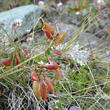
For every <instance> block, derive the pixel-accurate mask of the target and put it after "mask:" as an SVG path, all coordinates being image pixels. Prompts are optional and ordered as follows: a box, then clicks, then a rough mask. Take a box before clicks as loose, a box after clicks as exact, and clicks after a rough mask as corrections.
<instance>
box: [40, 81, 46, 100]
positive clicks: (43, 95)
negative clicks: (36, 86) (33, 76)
mask: <svg viewBox="0 0 110 110" xmlns="http://www.w3.org/2000/svg"><path fill="white" fill-rule="evenodd" d="M40 93H41V95H42V97H43V99H44V101H46V99H47V88H46V85H45V84H44V83H43V82H40Z"/></svg>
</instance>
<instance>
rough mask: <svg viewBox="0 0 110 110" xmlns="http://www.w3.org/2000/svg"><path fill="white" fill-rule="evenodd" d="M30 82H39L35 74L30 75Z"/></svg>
mask: <svg viewBox="0 0 110 110" xmlns="http://www.w3.org/2000/svg"><path fill="white" fill-rule="evenodd" d="M31 80H32V81H38V80H39V78H38V76H37V74H36V73H35V72H34V73H32V74H31Z"/></svg>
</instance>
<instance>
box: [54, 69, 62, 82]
mask: <svg viewBox="0 0 110 110" xmlns="http://www.w3.org/2000/svg"><path fill="white" fill-rule="evenodd" d="M53 72H54V73H55V75H56V77H57V78H58V79H59V80H60V79H61V77H62V72H61V69H60V68H57V69H56V70H53Z"/></svg>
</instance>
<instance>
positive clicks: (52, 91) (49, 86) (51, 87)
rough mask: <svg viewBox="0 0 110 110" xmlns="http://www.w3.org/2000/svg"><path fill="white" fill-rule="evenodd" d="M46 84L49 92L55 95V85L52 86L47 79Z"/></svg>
mask: <svg viewBox="0 0 110 110" xmlns="http://www.w3.org/2000/svg"><path fill="white" fill-rule="evenodd" d="M45 83H46V85H47V89H48V90H49V92H51V93H52V94H54V88H53V85H52V84H51V82H50V81H49V80H47V79H45Z"/></svg>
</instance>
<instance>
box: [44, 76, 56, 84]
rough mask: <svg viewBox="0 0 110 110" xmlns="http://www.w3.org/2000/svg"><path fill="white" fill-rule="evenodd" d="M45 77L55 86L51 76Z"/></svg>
mask: <svg viewBox="0 0 110 110" xmlns="http://www.w3.org/2000/svg"><path fill="white" fill-rule="evenodd" d="M45 79H46V80H48V81H49V82H51V84H52V85H53V86H55V84H54V82H53V80H52V79H51V78H49V77H48V76H46V78H45Z"/></svg>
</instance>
